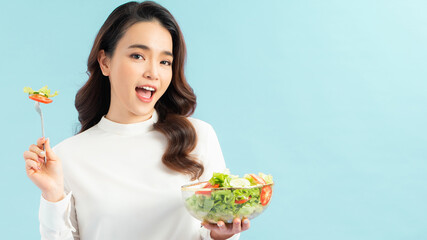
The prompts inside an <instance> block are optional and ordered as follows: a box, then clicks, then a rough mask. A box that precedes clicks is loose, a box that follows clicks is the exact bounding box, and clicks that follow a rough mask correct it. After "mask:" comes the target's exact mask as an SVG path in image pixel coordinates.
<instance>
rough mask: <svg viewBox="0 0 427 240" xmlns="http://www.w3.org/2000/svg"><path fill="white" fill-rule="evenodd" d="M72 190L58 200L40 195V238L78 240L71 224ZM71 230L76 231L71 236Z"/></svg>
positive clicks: (44, 239) (45, 239) (46, 239)
mask: <svg viewBox="0 0 427 240" xmlns="http://www.w3.org/2000/svg"><path fill="white" fill-rule="evenodd" d="M72 205H73V196H72V192H69V193H68V194H67V195H66V197H65V198H64V199H62V200H61V201H59V202H49V201H47V200H46V199H44V198H43V196H41V197H40V209H39V221H40V234H41V239H42V240H54V239H55V240H78V239H80V238H79V237H78V232H77V230H76V229H75V228H74V227H73V225H72V224H71V215H72V214H71V213H72V212H73V211H72V210H74V209H73V207H72ZM73 232H74V233H76V234H74V235H75V236H73Z"/></svg>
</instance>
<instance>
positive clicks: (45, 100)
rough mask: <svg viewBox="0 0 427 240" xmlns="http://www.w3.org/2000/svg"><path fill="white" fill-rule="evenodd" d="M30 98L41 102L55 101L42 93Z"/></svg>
mask: <svg viewBox="0 0 427 240" xmlns="http://www.w3.org/2000/svg"><path fill="white" fill-rule="evenodd" d="M29 98H30V99H31V100H34V101H37V102H41V103H46V104H47V103H51V102H53V101H52V99H49V98H47V97H45V96H42V95H39V94H33V95H30V96H29Z"/></svg>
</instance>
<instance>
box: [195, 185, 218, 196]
mask: <svg viewBox="0 0 427 240" xmlns="http://www.w3.org/2000/svg"><path fill="white" fill-rule="evenodd" d="M218 187H219V184H215V185H213V186H212V184H211V183H209V182H208V183H207V184H206V185H205V186H204V187H203V188H209V189H206V190H199V191H196V194H202V195H206V196H210V195H211V190H210V188H218Z"/></svg>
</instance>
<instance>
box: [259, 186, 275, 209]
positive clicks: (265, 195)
mask: <svg viewBox="0 0 427 240" xmlns="http://www.w3.org/2000/svg"><path fill="white" fill-rule="evenodd" d="M272 193H273V190H272V189H271V187H270V186H265V187H263V188H262V189H261V194H260V195H261V196H260V201H261V205H263V206H265V205H267V204H268V202H270V199H271V194H272Z"/></svg>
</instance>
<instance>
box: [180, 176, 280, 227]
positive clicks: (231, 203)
mask: <svg viewBox="0 0 427 240" xmlns="http://www.w3.org/2000/svg"><path fill="white" fill-rule="evenodd" d="M207 184H208V182H207V181H206V182H198V183H194V184H188V185H184V186H182V187H181V192H182V198H183V200H184V204H185V207H186V208H187V210H188V211H189V212H190V214H191V215H192V216H193V217H195V218H197V219H198V220H200V221H207V222H210V223H217V222H218V221H220V220H222V221H224V222H226V223H231V222H233V219H234V218H240V219H242V218H248V219H253V218H255V217H256V216H258V215H260V214H261V213H262V212H263V211H264V210H265V209H266V208H267V207H268V205H269V204H270V202H271V196H272V193H273V185H274V183H270V184H259V185H255V186H250V187H232V188H212V187H206V185H207ZM247 196H249V197H247Z"/></svg>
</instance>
